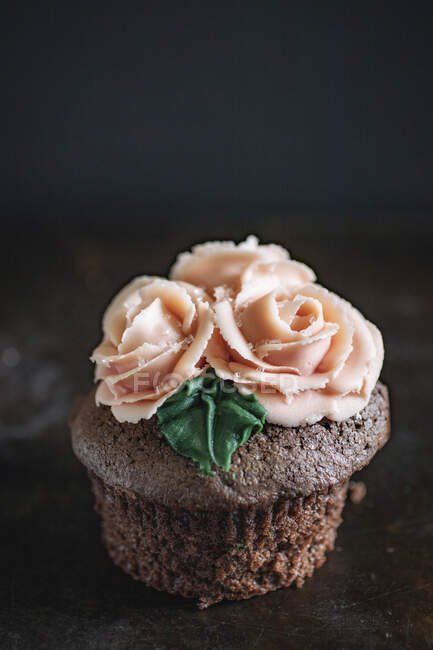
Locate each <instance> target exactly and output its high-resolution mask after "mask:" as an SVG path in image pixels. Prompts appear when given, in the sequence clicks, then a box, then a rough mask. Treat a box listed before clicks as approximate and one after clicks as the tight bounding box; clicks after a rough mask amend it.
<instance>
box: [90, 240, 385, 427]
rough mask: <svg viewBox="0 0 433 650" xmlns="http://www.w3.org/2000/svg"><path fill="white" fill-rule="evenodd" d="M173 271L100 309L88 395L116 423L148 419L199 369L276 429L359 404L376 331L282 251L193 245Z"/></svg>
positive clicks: (368, 386)
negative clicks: (227, 384)
mask: <svg viewBox="0 0 433 650" xmlns="http://www.w3.org/2000/svg"><path fill="white" fill-rule="evenodd" d="M170 278H171V279H170V280H167V279H164V278H158V277H157V278H155V277H148V276H143V277H139V278H136V279H135V280H133V281H132V282H131V283H129V284H128V285H127V286H126V287H125V288H124V289H122V290H121V291H120V292H119V294H118V295H117V296H116V297H115V298H114V300H113V301H112V302H111V304H110V305H109V307H108V308H107V311H106V313H105V315H104V319H103V330H104V337H103V341H102V342H101V344H100V345H99V346H98V347H97V348H96V350H95V351H94V352H93V355H92V360H93V361H95V362H96V379H97V380H100V384H99V386H98V389H97V393H96V400H97V402H98V403H101V404H108V405H110V406H111V409H112V412H113V414H114V415H115V417H116V418H117V419H118V420H120V421H124V420H127V421H129V422H137V421H138V420H139V419H141V418H146V419H147V418H150V417H151V416H152V415H153V414H154V413H155V412H156V410H157V409H158V408H159V406H161V405H162V404H163V403H164V401H165V400H166V399H167V398H168V397H169V396H170V395H172V394H173V393H174V392H176V390H177V389H178V387H179V385H180V384H181V383H182V382H184V381H186V380H187V379H191V378H193V377H195V376H197V375H199V374H200V373H202V372H204V371H205V369H206V366H207V365H209V366H211V367H212V368H214V370H215V372H216V374H217V375H218V376H219V377H220V378H221V379H222V380H231V381H232V382H234V384H235V386H236V388H237V389H238V390H239V391H240V392H241V393H244V394H248V393H254V394H255V395H256V397H257V399H258V400H259V402H260V403H261V404H262V405H263V406H264V407H265V409H266V411H267V420H268V421H270V422H273V423H276V424H281V425H284V426H299V425H302V424H313V423H315V422H317V421H319V420H321V419H322V418H323V417H327V418H329V419H331V420H336V421H341V420H344V419H346V418H349V417H351V416H353V415H355V414H356V413H357V412H359V411H360V410H361V409H362V408H364V406H366V404H367V402H368V401H369V399H370V395H371V392H372V390H373V388H374V386H375V384H376V382H377V380H378V378H379V374H380V371H381V367H382V363H383V356H384V351H383V342H382V336H381V334H380V332H379V330H378V329H377V327H376V326H375V325H373V324H372V323H370V322H369V321H367V320H366V319H365V318H364V317H363V316H362V314H361V313H360V312H359V311H358V310H357V309H355V308H354V307H353V306H352V305H351V304H350V303H349V302H347V301H346V300H343V299H342V298H340V297H339V296H337V295H336V294H334V293H332V292H330V291H328V290H327V289H325V288H324V287H322V286H320V285H319V284H317V283H316V282H315V280H316V276H315V274H314V272H313V271H312V270H311V269H310V268H309V267H308V266H306V265H305V264H302V263H300V262H297V261H295V260H292V259H290V256H289V253H288V252H287V251H286V250H285V249H284V248H282V247H281V246H277V245H274V244H270V245H264V246H263V245H260V244H259V242H258V240H257V238H256V237H253V236H250V237H248V238H247V239H246V241H244V242H242V243H241V244H239V245H236V244H235V243H233V242H209V243H207V244H201V245H198V246H195V247H194V248H193V249H192V251H191V252H185V253H181V254H180V255H179V257H178V259H177V261H176V263H175V264H174V265H173V267H172V269H171V272H170Z"/></svg>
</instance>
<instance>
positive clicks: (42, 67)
mask: <svg viewBox="0 0 433 650" xmlns="http://www.w3.org/2000/svg"><path fill="white" fill-rule="evenodd" d="M62 5H63V3H53V2H51V3H50V2H48V3H47V2H42V3H39V2H37V3H30V2H28V3H22V2H21V3H13V4H12V3H10V4H9V8H8V11H7V13H6V15H5V16H4V19H3V21H2V22H3V25H2V28H1V29H2V32H3V35H2V47H3V48H4V55H3V57H2V59H3V65H4V67H5V70H4V72H3V74H2V90H3V92H2V103H1V109H0V110H1V113H2V119H1V124H2V130H3V135H2V143H1V151H0V162H1V177H2V184H1V187H2V190H1V193H0V214H1V215H2V217H3V220H4V221H6V222H9V223H10V224H12V225H11V227H12V228H13V229H15V228H16V226H17V224H18V225H19V227H21V224H23V223H26V225H27V226H28V225H29V222H32V223H33V224H34V223H35V221H36V222H37V224H38V225H39V224H43V225H45V226H47V227H48V228H53V227H55V224H56V223H57V224H59V223H60V222H61V227H62V229H64V228H65V226H67V227H68V228H70V229H73V228H75V229H78V230H79V229H83V230H85V231H86V232H87V233H91V232H94V231H95V232H96V233H97V234H98V236H101V235H103V234H104V233H107V232H108V231H111V232H113V233H116V236H118V235H119V233H120V231H121V230H122V231H124V229H125V228H126V229H127V228H129V227H131V229H132V230H133V232H134V233H135V234H136V236H144V235H145V234H146V233H148V232H149V228H150V229H152V230H153V231H154V232H155V233H160V234H161V235H163V234H164V233H165V232H167V228H172V229H175V230H179V231H182V230H183V229H185V228H189V226H193V227H194V230H193V231H190V232H189V233H188V235H189V239H190V240H191V239H200V238H203V237H204V236H207V234H208V233H209V234H210V235H212V236H224V234H226V235H230V234H231V233H232V232H234V231H235V230H236V229H239V231H242V232H244V231H248V230H250V229H251V228H250V223H252V222H254V223H253V225H254V226H255V229H256V230H257V228H260V225H261V224H262V223H263V218H264V217H266V218H267V219H271V220H278V221H284V222H286V220H289V225H288V234H289V235H296V234H305V233H307V234H311V233H312V231H313V232H314V229H317V228H318V227H320V230H321V231H323V232H332V233H340V232H341V233H347V232H348V231H349V232H350V233H353V234H361V233H363V234H368V233H371V232H372V231H373V232H377V230H380V231H381V232H385V233H386V234H389V235H395V234H398V233H400V232H404V233H405V234H407V232H408V231H410V232H414V231H415V232H424V231H429V232H432V220H431V215H432V207H433V193H432V171H433V129H432V114H433V95H432V87H433V86H432V83H431V76H432V63H433V50H432V47H431V34H432V26H433V5H432V3H424V4H423V3H415V4H414V5H412V6H409V5H407V3H393V5H392V9H391V8H390V6H389V5H388V4H387V3H376V5H375V6H374V7H373V8H371V9H370V10H369V8H368V3H367V5H365V4H363V5H362V6H356V7H354V6H352V5H351V4H350V3H344V4H343V3H331V5H329V3H327V4H326V3H325V4H323V3H322V4H321V3H310V2H303V3H286V2H270V3H258V2H257V3H256V2H250V3H240V2H230V3H198V2H197V3H191V2H187V3H183V2H171V3H167V2H160V1H158V2H146V3H126V4H125V3H120V2H105V3H103V4H102V3H100V4H98V3H90V4H89V3H85V2H74V3H68V6H62ZM206 219H209V220H212V221H213V225H212V226H210V225H209V223H208V224H205V223H204V220H206ZM215 221H216V222H217V223H215ZM267 223H269V222H267ZM233 224H235V226H234V227H233ZM162 226H163V228H162ZM201 233H203V235H202V234H201Z"/></svg>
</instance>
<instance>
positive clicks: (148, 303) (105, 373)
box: [91, 276, 214, 422]
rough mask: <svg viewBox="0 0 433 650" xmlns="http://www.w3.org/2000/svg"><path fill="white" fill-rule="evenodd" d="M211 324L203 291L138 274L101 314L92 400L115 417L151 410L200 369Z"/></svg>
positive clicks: (144, 415) (147, 413) (151, 412)
mask: <svg viewBox="0 0 433 650" xmlns="http://www.w3.org/2000/svg"><path fill="white" fill-rule="evenodd" d="M213 328H214V316H213V311H212V309H211V306H210V304H209V299H208V296H207V295H206V294H205V292H204V291H203V290H202V289H200V288H199V287H194V286H192V285H190V284H188V283H186V282H172V281H170V280H166V279H165V278H159V277H148V276H142V277H138V278H135V279H134V280H133V281H132V282H130V283H129V284H128V285H126V287H124V288H123V289H122V290H121V291H120V292H119V294H118V295H117V296H116V297H115V298H114V299H113V301H112V302H111V303H110V305H109V306H108V308H107V310H106V312H105V314H104V318H103V331H104V336H103V340H102V342H101V343H100V345H98V347H97V348H96V349H95V350H94V351H93V354H92V357H91V359H92V361H94V362H95V363H96V373H95V379H96V380H100V383H99V386H98V388H97V391H96V402H97V404H107V405H109V406H111V410H112V412H113V415H114V416H115V417H116V418H117V419H118V420H119V421H120V422H123V421H128V422H138V421H139V420H140V419H141V418H145V419H148V418H150V417H152V415H154V414H155V413H156V410H157V409H158V407H159V406H161V404H163V403H164V402H165V400H166V399H167V398H168V397H170V395H173V394H174V393H175V392H176V391H177V390H178V388H179V386H180V385H181V384H182V383H183V382H184V381H186V380H187V379H191V378H192V377H195V376H197V375H199V374H200V373H201V372H203V366H202V364H201V361H202V360H203V353H204V350H205V348H206V346H207V343H208V341H209V338H210V336H211V334H212V331H213Z"/></svg>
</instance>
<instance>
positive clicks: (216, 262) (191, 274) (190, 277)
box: [170, 235, 289, 290]
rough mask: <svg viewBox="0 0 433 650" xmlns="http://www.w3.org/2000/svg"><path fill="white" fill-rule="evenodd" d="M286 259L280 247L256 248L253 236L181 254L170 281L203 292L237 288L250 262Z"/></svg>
mask: <svg viewBox="0 0 433 650" xmlns="http://www.w3.org/2000/svg"><path fill="white" fill-rule="evenodd" d="M288 258H289V253H288V252H287V251H286V250H285V249H284V248H282V247H281V246H277V245H275V244H268V245H259V243H258V239H257V237H254V236H253V235H250V236H249V237H247V239H246V240H245V241H244V242H242V243H240V244H239V245H236V244H235V243H234V242H231V241H226V242H208V243H207V244H199V245H197V246H194V247H193V248H192V251H191V252H186V253H181V254H180V255H179V256H178V258H177V260H176V262H175V264H174V265H173V266H172V268H171V270H170V278H171V279H173V280H184V281H186V282H190V283H191V284H195V285H197V286H200V287H204V288H205V289H207V290H211V289H213V288H214V287H217V286H221V285H226V286H229V287H233V288H238V287H239V284H240V277H241V274H242V273H243V271H244V270H245V269H246V268H247V266H248V265H249V264H251V263H252V262H255V261H263V262H280V261H283V260H287V259H288Z"/></svg>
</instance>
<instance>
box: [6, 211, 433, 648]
mask: <svg viewBox="0 0 433 650" xmlns="http://www.w3.org/2000/svg"><path fill="white" fill-rule="evenodd" d="M244 226H245V224H244ZM200 228H201V230H200ZM206 228H207V230H206ZM239 229H240V226H238V230H239ZM242 229H243V232H242V233H240V232H233V235H234V236H240V234H245V228H244V227H242ZM228 230H229V229H228V228H227V229H226V232H224V231H223V232H219V231H217V226H214V227H213V230H212V227H210V226H208V227H205V226H201V227H198V228H197V230H196V231H195V232H194V233H193V234H191V232H183V233H181V231H180V229H179V232H178V233H177V234H176V235H175V234H173V233H172V234H171V235H170V234H168V233H167V235H166V236H164V237H163V238H158V237H156V236H152V237H151V238H150V239H146V238H145V237H144V236H143V233H142V232H140V235H139V236H137V237H133V236H131V237H129V238H128V237H126V238H124V239H123V240H122V241H117V240H116V237H115V235H112V236H110V237H109V236H105V237H104V236H101V237H100V238H99V239H97V238H95V237H94V236H90V235H87V236H86V235H85V234H83V233H81V234H77V233H76V234H75V235H74V234H73V233H70V234H68V236H66V235H64V233H62V231H61V230H60V229H59V230H57V231H56V232H47V233H41V232H40V231H36V230H35V232H34V233H20V234H15V235H14V236H13V237H12V236H11V238H10V240H9V241H8V242H7V244H5V242H4V241H3V244H4V246H3V257H2V260H1V267H2V269H1V277H2V284H3V297H2V308H3V309H2V318H1V322H0V381H1V397H0V400H1V402H0V421H1V425H2V428H1V434H0V550H1V553H0V647H1V648H11V649H12V648H39V647H41V648H42V647H43V648H56V649H57V648H107V647H113V648H161V649H163V648H227V649H231V648H248V649H250V648H253V647H256V648H266V649H267V648H281V647H290V648H291V647H293V648H322V647H330V648H350V647H356V648H376V647H377V648H382V647H383V648H407V647H409V648H418V647H431V646H432V645H433V507H432V498H433V453H432V452H433V434H432V417H431V413H432V408H431V405H432V403H433V397H432V396H433V374H432V362H433V343H432V327H433V298H432V276H433V273H432V272H433V264H432V246H431V243H432V242H431V241H430V240H428V239H427V240H423V239H422V238H420V239H419V240H415V239H409V240H406V241H402V240H392V239H385V238H381V239H378V238H376V239H373V238H370V239H369V238H368V237H367V238H363V239H359V238H357V237H352V238H349V239H342V238H333V239H332V238H329V239H328V238H327V237H326V235H324V234H323V235H322V236H321V237H317V236H316V237H313V236H312V237H311V238H308V237H297V238H295V239H291V238H290V237H289V233H290V227H289V224H287V225H284V224H279V225H277V226H275V227H272V224H269V225H268V226H267V227H266V229H265V230H263V229H262V232H261V233H260V234H262V235H263V238H265V239H268V240H272V241H280V242H281V243H283V244H286V245H287V246H288V247H289V248H290V250H291V251H292V253H293V256H294V257H295V258H298V259H302V260H305V261H307V262H309V263H310V264H311V265H312V266H313V267H314V268H315V269H316V270H317V271H318V276H319V280H321V281H322V282H323V283H324V284H326V285H327V286H329V287H330V288H332V289H334V290H335V291H337V292H338V293H340V294H342V295H343V296H345V297H349V298H350V299H352V301H353V302H354V303H355V304H356V305H357V306H358V307H359V308H360V309H361V310H362V311H364V312H365V314H366V315H368V316H370V317H371V318H372V319H373V320H374V321H375V322H376V323H377V324H378V325H379V326H380V327H381V329H382V330H383V332H384V337H385V342H386V349H387V359H386V363H385V367H384V371H383V378H384V380H385V381H386V382H387V383H388V385H389V386H390V389H391V396H392V416H393V427H392V439H391V442H390V443H389V444H388V445H387V447H386V448H385V449H384V450H383V451H382V452H380V454H379V455H378V456H377V457H376V458H375V459H374V460H373V462H372V463H371V465H370V466H369V467H368V468H367V469H366V470H365V471H364V472H362V474H361V475H359V478H360V479H362V480H363V481H365V483H366V484H367V488H368V493H367V496H366V498H365V499H364V500H363V501H362V502H361V503H360V504H358V505H354V504H351V503H348V504H347V505H346V509H345V512H344V523H343V524H342V526H341V528H340V531H339V536H338V539H337V547H336V549H335V551H334V552H332V553H331V554H330V555H329V558H328V561H327V563H326V564H325V566H324V567H323V568H322V569H320V570H318V571H317V573H316V574H315V576H314V577H313V578H312V579H311V580H307V582H306V584H305V586H304V587H303V588H302V589H301V590H297V589H295V588H289V589H283V590H280V591H278V592H275V593H272V594H269V595H267V596H264V597H259V598H253V599H251V600H249V601H244V602H239V603H226V604H221V605H217V606H214V607H211V608H210V609H208V610H206V611H198V610H197V609H195V607H194V606H193V604H192V603H190V602H188V601H184V600H182V599H180V598H174V597H170V596H167V595H165V594H162V593H158V592H156V591H153V590H151V589H148V588H146V587H144V586H143V585H142V584H140V583H137V582H134V581H133V580H132V579H131V578H129V577H128V576H126V575H124V574H123V573H122V572H121V571H120V570H119V569H117V568H116V567H114V566H113V565H112V564H111V562H110V560H109V559H108V557H107V555H106V553H105V550H104V548H103V547H102V545H101V543H100V540H99V522H98V519H97V517H96V515H95V514H94V512H93V510H92V505H93V504H92V497H91V495H90V492H89V489H88V483H87V478H86V476H85V472H84V470H83V468H82V467H81V466H80V465H79V464H78V462H77V461H76V460H75V458H74V456H73V455H72V452H71V448H70V442H69V433H68V428H67V425H66V417H67V413H68V410H69V409H70V405H71V402H72V400H73V397H74V395H76V394H77V393H78V392H80V391H81V392H83V391H85V390H86V389H87V388H88V387H89V386H90V383H91V368H90V364H88V363H87V357H88V354H89V351H90V350H91V348H92V346H93V345H94V344H95V343H96V342H97V340H98V338H99V327H100V315H101V310H102V308H103V306H104V304H105V303H106V301H107V300H108V298H109V297H110V296H111V295H112V294H113V292H114V291H115V290H117V289H118V288H119V286H120V285H121V284H123V283H124V282H125V281H126V280H127V279H129V278H130V277H131V276H133V275H135V274H138V273H143V272H145V273H165V272H166V270H167V267H168V264H169V262H170V261H171V259H172V258H173V256H174V254H175V252H176V251H177V250H179V249H180V248H183V247H186V246H187V245H188V244H189V243H190V241H191V239H195V240H199V239H202V238H206V237H208V236H220V237H221V236H224V235H227V234H230V235H232V232H229V231H228Z"/></svg>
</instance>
